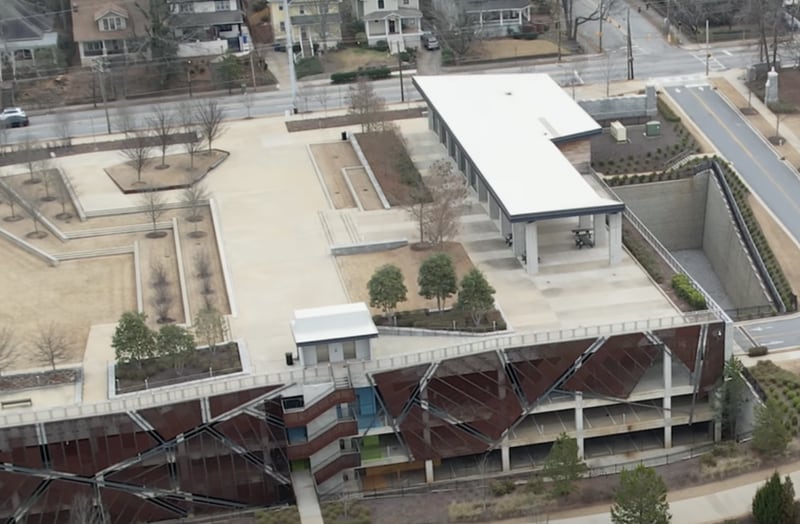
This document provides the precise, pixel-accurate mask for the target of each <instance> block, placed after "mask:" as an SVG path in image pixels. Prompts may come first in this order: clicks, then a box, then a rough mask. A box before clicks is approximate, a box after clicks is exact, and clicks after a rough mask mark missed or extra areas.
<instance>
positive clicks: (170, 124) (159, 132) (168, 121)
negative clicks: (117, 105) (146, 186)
mask: <svg viewBox="0 0 800 524" xmlns="http://www.w3.org/2000/svg"><path fill="white" fill-rule="evenodd" d="M146 120H147V125H148V126H149V127H150V128H152V129H153V130H155V132H156V138H158V145H159V147H160V148H161V165H160V166H159V167H162V168H164V167H167V164H166V158H167V146H169V143H170V141H171V140H172V135H173V134H175V130H176V122H175V118H174V117H173V116H172V113H170V112H169V111H167V110H166V109H165V108H164V106H161V105H156V106H154V107H153V112H152V113H151V114H150V116H148V117H147V119H146Z"/></svg>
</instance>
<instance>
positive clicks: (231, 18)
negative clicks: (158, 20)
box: [170, 0, 252, 56]
mask: <svg viewBox="0 0 800 524" xmlns="http://www.w3.org/2000/svg"><path fill="white" fill-rule="evenodd" d="M170 11H171V13H172V17H171V18H170V27H172V28H173V30H174V32H175V33H174V34H175V37H176V39H177V40H178V41H179V42H180V43H179V44H178V55H179V56H201V55H217V54H223V53H226V52H228V51H232V52H235V53H238V52H248V51H250V49H251V47H252V42H251V39H250V31H249V29H248V28H247V24H246V22H245V14H244V10H243V9H242V5H241V3H240V0H171V1H170Z"/></svg>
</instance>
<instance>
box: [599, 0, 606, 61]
mask: <svg viewBox="0 0 800 524" xmlns="http://www.w3.org/2000/svg"><path fill="white" fill-rule="evenodd" d="M603 18H605V15H604V14H603V0H600V31H598V33H597V41H598V45H599V47H600V52H601V53H602V52H603Z"/></svg>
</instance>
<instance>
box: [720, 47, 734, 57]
mask: <svg viewBox="0 0 800 524" xmlns="http://www.w3.org/2000/svg"><path fill="white" fill-rule="evenodd" d="M722 52H723V53H725V54H726V55H728V56H733V53H731V52H730V51H728V50H727V49H723V50H722Z"/></svg>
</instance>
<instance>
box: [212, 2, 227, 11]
mask: <svg viewBox="0 0 800 524" xmlns="http://www.w3.org/2000/svg"><path fill="white" fill-rule="evenodd" d="M230 10H231V3H230V2H229V1H228V0H214V11H230Z"/></svg>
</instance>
